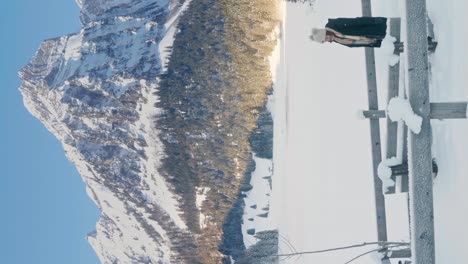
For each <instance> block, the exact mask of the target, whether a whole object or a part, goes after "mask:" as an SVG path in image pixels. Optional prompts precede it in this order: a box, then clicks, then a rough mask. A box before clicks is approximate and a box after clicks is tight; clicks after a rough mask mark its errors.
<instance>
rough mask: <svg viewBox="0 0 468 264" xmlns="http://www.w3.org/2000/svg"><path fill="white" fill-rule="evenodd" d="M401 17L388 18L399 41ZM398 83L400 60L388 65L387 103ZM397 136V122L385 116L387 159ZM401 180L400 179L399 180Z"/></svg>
mask: <svg viewBox="0 0 468 264" xmlns="http://www.w3.org/2000/svg"><path fill="white" fill-rule="evenodd" d="M400 24H401V19H400V18H390V21H389V26H390V28H389V31H390V35H391V36H393V37H395V38H396V39H397V41H400V27H401V25H400ZM399 84H400V62H398V63H397V64H395V65H394V66H389V67H388V94H387V104H388V103H389V102H390V100H391V99H392V98H393V97H397V96H398V92H399ZM397 138H398V122H392V120H390V118H387V142H386V144H387V153H386V157H387V159H389V158H392V157H396V156H397V145H398V144H397ZM396 177H397V176H394V177H393V180H395V182H398V181H396ZM400 182H401V181H400ZM399 187H400V188H397V186H396V184H395V187H392V188H388V191H387V192H386V194H391V193H395V190H396V189H401V186H399Z"/></svg>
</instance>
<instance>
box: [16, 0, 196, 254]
mask: <svg viewBox="0 0 468 264" xmlns="http://www.w3.org/2000/svg"><path fill="white" fill-rule="evenodd" d="M77 2H78V4H79V5H80V7H81V21H82V24H83V28H82V30H81V31H80V32H79V33H76V34H72V35H67V36H63V37H59V38H55V39H49V40H46V41H44V43H43V44H42V45H41V46H40V48H39V50H38V51H37V53H36V55H35V56H34V57H33V59H32V60H31V62H30V63H29V64H28V65H27V66H25V67H24V68H23V69H22V70H21V72H20V77H21V79H22V80H23V83H22V85H21V88H20V91H21V93H22V94H23V97H24V103H25V105H26V107H27V108H28V109H29V111H30V112H31V113H32V114H33V115H34V116H35V117H37V118H38V119H39V120H40V121H41V122H42V123H43V124H44V125H45V126H46V127H47V128H48V129H49V130H50V131H51V132H52V133H53V134H54V135H55V136H56V137H57V138H58V139H59V140H60V141H61V142H62V143H63V146H64V149H65V151H66V154H67V156H68V158H69V159H70V160H71V161H72V162H73V163H74V164H75V165H76V167H77V168H78V170H79V173H80V174H81V175H82V177H83V180H84V182H85V183H86V186H87V192H88V194H89V196H90V197H91V198H92V199H93V201H94V202H95V203H96V205H97V206H98V207H99V209H100V210H101V212H102V213H101V217H100V220H99V222H98V223H97V225H96V230H95V231H93V232H91V233H90V234H89V235H88V241H89V243H90V244H91V245H92V247H93V248H94V250H95V251H96V253H97V255H98V257H99V258H100V260H101V262H102V263H169V262H171V263H184V262H188V263H194V262H192V260H191V258H194V257H193V255H196V254H195V253H194V252H195V250H196V249H195V243H194V238H193V237H192V234H191V233H190V232H189V231H188V229H187V225H186V222H185V220H184V217H183V212H181V210H180V207H179V197H177V196H176V195H174V193H173V192H172V188H173V187H172V186H171V185H170V184H169V183H167V182H166V180H165V179H164V178H163V177H161V176H160V175H159V173H158V166H159V162H160V159H161V158H162V156H163V147H162V144H161V143H160V141H159V135H158V133H159V132H158V130H157V129H156V128H155V127H154V116H155V115H157V114H158V113H157V111H158V109H157V108H155V107H154V105H155V103H157V101H158V98H157V96H156V95H155V90H156V89H157V87H158V81H159V80H158V76H159V75H160V73H161V69H162V64H161V60H162V59H164V56H166V55H165V54H164V50H165V48H164V47H163V46H161V45H160V44H161V42H163V43H164V45H166V46H169V45H171V41H172V40H171V38H172V36H171V34H173V31H174V30H172V33H171V32H170V29H171V26H173V22H174V21H175V19H176V18H177V16H178V15H179V14H180V11H181V10H182V9H184V8H186V7H187V4H188V3H178V2H168V1H167V0H77ZM168 32H169V34H168ZM160 51H161V52H160Z"/></svg>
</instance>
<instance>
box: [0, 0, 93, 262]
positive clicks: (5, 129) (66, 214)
mask: <svg viewBox="0 0 468 264" xmlns="http://www.w3.org/2000/svg"><path fill="white" fill-rule="evenodd" d="M0 10H1V11H2V15H1V16H0V29H1V31H0V32H1V38H0V98H1V104H0V107H1V110H0V115H1V116H0V117H1V122H0V124H1V129H0V139H1V152H0V160H1V164H2V165H1V167H2V168H3V171H2V172H1V173H0V174H1V175H0V196H1V197H0V206H1V208H2V211H1V215H0V226H1V228H2V236H1V238H0V248H1V251H0V252H1V254H0V263H8V264H23V263H24V264H32V263H34V264H42V263H43V264H55V263H60V264H64V263H67V264H74V263H79V264H93V263H99V262H98V260H97V257H96V255H95V254H94V252H93V250H92V248H91V247H90V246H89V245H88V243H87V241H86V240H85V236H86V234H87V233H88V232H89V231H92V230H93V229H94V226H95V223H96V221H97V218H98V215H99V212H98V210H97V208H96V206H95V205H94V204H93V203H92V201H91V200H90V199H89V198H88V196H87V195H86V192H85V188H84V184H83V182H82V180H81V178H80V177H79V175H78V173H77V172H76V170H75V168H74V166H73V165H72V164H71V163H70V162H69V161H68V160H67V159H66V158H65V155H64V152H63V149H62V146H61V144H60V143H59V142H58V141H57V140H56V139H55V137H54V136H53V135H52V134H50V133H49V132H48V131H47V130H46V129H45V127H44V126H43V125H42V124H41V123H40V122H39V121H38V120H36V119H35V118H34V117H33V116H32V115H30V114H29V112H28V111H27V110H26V109H25V108H24V106H23V102H22V98H21V95H20V93H19V91H18V87H19V85H20V81H19V79H18V77H17V76H18V75H17V72H18V70H19V69H20V68H21V67H22V66H23V65H25V64H26V63H27V62H28V61H29V59H30V58H31V57H32V56H33V55H34V53H35V51H36V49H37V48H38V46H39V44H40V43H41V42H42V41H43V40H44V39H47V38H51V37H56V36H60V35H63V34H67V33H73V32H77V31H78V30H79V29H80V23H79V9H78V7H77V5H76V3H75V1H74V0H41V1H37V0H14V1H2V3H1V4H0Z"/></svg>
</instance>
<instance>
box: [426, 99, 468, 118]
mask: <svg viewBox="0 0 468 264" xmlns="http://www.w3.org/2000/svg"><path fill="white" fill-rule="evenodd" d="M466 107H467V103H466V102H451V103H431V118H432V119H458V118H466V117H467V116H466Z"/></svg>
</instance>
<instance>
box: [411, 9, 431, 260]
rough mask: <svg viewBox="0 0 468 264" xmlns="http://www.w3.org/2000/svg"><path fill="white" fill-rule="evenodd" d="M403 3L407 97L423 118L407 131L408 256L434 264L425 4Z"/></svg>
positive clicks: (414, 109) (415, 110)
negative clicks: (416, 131) (417, 129)
mask: <svg viewBox="0 0 468 264" xmlns="http://www.w3.org/2000/svg"><path fill="white" fill-rule="evenodd" d="M405 2H406V8H405V10H406V39H407V41H406V42H405V50H406V53H405V54H406V65H407V77H408V78H407V85H408V86H407V87H408V98H409V101H410V104H411V106H412V108H413V111H414V112H415V113H416V114H417V115H419V116H420V117H422V118H423V120H422V126H421V132H420V133H419V134H414V133H413V132H408V133H409V153H410V154H409V165H410V166H409V167H410V175H409V187H410V191H409V196H410V219H411V254H412V260H413V261H412V262H413V264H435V245H434V243H435V242H434V206H433V190H432V156H431V145H432V144H431V141H432V140H431V127H430V110H431V109H430V103H429V76H428V68H429V63H428V58H427V53H428V51H427V28H426V23H427V19H426V1H425V0H406V1H405Z"/></svg>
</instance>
